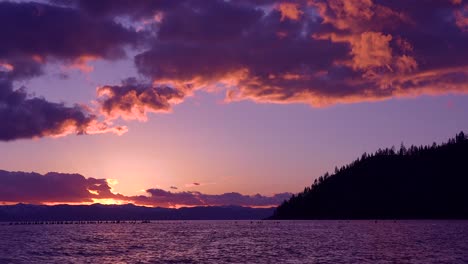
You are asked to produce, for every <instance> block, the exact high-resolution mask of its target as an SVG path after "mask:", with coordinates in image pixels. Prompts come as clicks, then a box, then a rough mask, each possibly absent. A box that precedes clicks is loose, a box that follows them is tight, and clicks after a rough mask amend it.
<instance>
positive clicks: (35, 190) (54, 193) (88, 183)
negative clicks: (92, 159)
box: [0, 170, 291, 207]
mask: <svg viewBox="0 0 468 264" xmlns="http://www.w3.org/2000/svg"><path fill="white" fill-rule="evenodd" d="M115 184H117V181H116V180H113V179H95V178H85V177H84V176H82V175H80V174H67V173H57V172H49V173H47V174H44V175H41V174H38V173H34V172H30V173H28V172H8V171H3V170H0V202H8V203H15V202H16V203H19V202H23V203H35V204H54V203H94V202H102V201H104V202H107V201H110V202H114V203H123V202H127V203H128V202H131V203H135V204H139V205H148V206H162V207H180V206H208V205H210V206H211V205H213V206H214V205H239V206H276V205H279V204H280V203H281V202H283V201H284V200H285V199H288V198H289V197H290V196H291V194H290V193H281V194H276V195H273V196H263V195H260V194H257V195H242V194H239V193H234V192H233V193H224V194H219V195H213V194H203V193H200V192H169V191H165V190H162V189H148V190H146V193H147V194H148V195H147V196H145V195H138V196H125V195H122V194H116V193H113V192H112V185H115ZM171 189H177V187H174V186H171Z"/></svg>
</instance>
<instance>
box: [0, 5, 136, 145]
mask: <svg viewBox="0 0 468 264" xmlns="http://www.w3.org/2000/svg"><path fill="white" fill-rule="evenodd" d="M0 24H2V25H8V26H4V27H0V36H3V37H2V41H1V42H0V65H1V68H2V70H1V71H0V125H1V127H2V129H1V131H0V141H9V140H16V139H21V138H38V137H44V136H53V137H58V136H63V135H68V134H98V133H108V132H112V133H116V134H122V133H124V132H125V131H126V127H114V126H112V124H111V123H109V122H103V121H100V120H99V117H98V116H96V115H95V114H94V113H93V111H92V110H91V109H90V108H89V107H87V106H85V105H78V104H75V105H73V106H67V105H65V104H63V103H54V102H50V101H48V100H47V99H45V98H42V97H34V96H29V95H28V93H27V88H25V87H20V88H19V89H15V83H16V82H17V81H20V80H25V79H26V80H27V79H30V78H34V77H38V76H41V75H42V74H43V66H44V65H45V64H46V63H48V62H61V63H63V64H64V65H66V66H67V67H72V68H78V69H80V70H82V71H91V70H92V68H91V67H90V66H88V65H87V64H86V63H87V62H89V61H90V60H95V59H118V58H122V57H124V56H125V50H124V47H125V46H136V45H137V43H138V41H139V36H138V34H137V33H136V32H134V31H132V30H128V29H126V28H124V27H122V26H121V25H119V24H117V23H115V22H113V21H112V20H110V19H103V18H93V17H90V16H87V15H85V14H83V13H81V12H79V11H78V10H75V9H71V8H62V7H57V6H52V5H47V4H39V3H32V2H31V3H14V2H1V3H0Z"/></svg>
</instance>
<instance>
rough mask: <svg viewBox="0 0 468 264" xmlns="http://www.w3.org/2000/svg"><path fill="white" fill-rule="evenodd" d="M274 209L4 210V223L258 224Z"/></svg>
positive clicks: (18, 207) (24, 207)
mask: <svg viewBox="0 0 468 264" xmlns="http://www.w3.org/2000/svg"><path fill="white" fill-rule="evenodd" d="M273 210H274V208H250V207H241V206H207V207H185V208H179V209H172V208H161V207H156V208H153V207H145V206H136V205H133V204H126V205H102V204H93V205H53V206H47V205H31V204H16V205H4V206H0V221H3V222H8V221H10V222H12V221H116V220H255V219H264V218H267V217H269V216H271V215H272V213H273Z"/></svg>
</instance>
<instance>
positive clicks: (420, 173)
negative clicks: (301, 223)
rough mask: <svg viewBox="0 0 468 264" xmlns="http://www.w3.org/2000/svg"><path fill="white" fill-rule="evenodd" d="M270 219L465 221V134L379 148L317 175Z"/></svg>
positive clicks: (467, 213) (467, 189)
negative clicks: (422, 143) (441, 140)
mask: <svg viewBox="0 0 468 264" xmlns="http://www.w3.org/2000/svg"><path fill="white" fill-rule="evenodd" d="M271 219H468V138H467V137H466V136H465V134H464V133H463V132H461V133H459V134H458V135H457V136H456V137H455V138H453V139H450V140H449V141H448V142H447V143H445V144H442V145H437V144H436V143H434V144H433V145H431V146H420V147H416V146H411V147H409V148H407V147H405V146H404V145H403V144H402V146H401V147H400V149H399V150H397V149H395V148H390V149H388V148H387V149H379V150H378V151H377V152H375V153H373V154H367V153H364V154H363V155H362V156H361V157H360V158H358V159H357V160H355V161H354V162H352V163H351V164H349V165H347V166H344V167H342V168H336V169H335V172H334V174H332V175H329V174H328V173H326V174H325V175H323V176H321V177H320V178H318V179H317V180H316V181H315V182H314V183H313V184H312V186H310V187H306V188H305V189H304V191H303V192H301V193H299V194H296V195H293V196H292V197H291V198H290V199H289V200H288V201H285V202H284V203H283V204H281V205H280V206H279V207H278V208H277V209H276V210H275V212H274V215H273V216H272V217H271Z"/></svg>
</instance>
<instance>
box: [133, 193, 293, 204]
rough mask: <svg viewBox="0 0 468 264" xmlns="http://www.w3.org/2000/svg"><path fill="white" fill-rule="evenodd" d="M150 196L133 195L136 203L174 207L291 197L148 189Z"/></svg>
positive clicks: (277, 201) (273, 201)
mask: <svg viewBox="0 0 468 264" xmlns="http://www.w3.org/2000/svg"><path fill="white" fill-rule="evenodd" d="M146 192H147V193H148V194H149V195H150V196H135V197H133V199H134V201H135V202H136V203H140V204H146V205H152V206H162V207H174V206H182V205H185V206H207V205H238V206H257V207H259V206H277V205H279V204H281V203H282V202H283V201H284V200H286V199H288V198H289V197H291V195H292V194H291V193H280V194H275V195H273V196H263V195H260V194H256V195H243V194H240V193H236V192H232V193H223V194H204V193H200V192H169V191H165V190H161V189H149V190H147V191H146Z"/></svg>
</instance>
